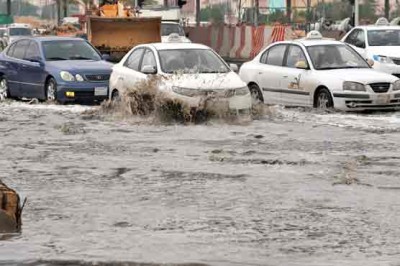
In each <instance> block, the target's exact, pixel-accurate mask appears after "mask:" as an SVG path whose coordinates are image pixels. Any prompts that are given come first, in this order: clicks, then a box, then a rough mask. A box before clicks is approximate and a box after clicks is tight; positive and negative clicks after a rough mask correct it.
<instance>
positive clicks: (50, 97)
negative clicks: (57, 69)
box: [45, 78, 57, 101]
mask: <svg viewBox="0 0 400 266" xmlns="http://www.w3.org/2000/svg"><path fill="white" fill-rule="evenodd" d="M45 98H46V100H47V101H56V100H57V83H56V81H55V79H54V78H50V79H49V80H48V81H47V83H46V89H45Z"/></svg>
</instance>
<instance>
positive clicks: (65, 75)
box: [60, 71, 75, 81]
mask: <svg viewBox="0 0 400 266" xmlns="http://www.w3.org/2000/svg"><path fill="white" fill-rule="evenodd" d="M60 76H61V78H62V79H63V80H65V81H75V78H74V76H73V75H72V74H71V73H69V72H68V71H61V72H60Z"/></svg>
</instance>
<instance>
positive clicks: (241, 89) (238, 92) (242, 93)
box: [235, 86, 250, 96]
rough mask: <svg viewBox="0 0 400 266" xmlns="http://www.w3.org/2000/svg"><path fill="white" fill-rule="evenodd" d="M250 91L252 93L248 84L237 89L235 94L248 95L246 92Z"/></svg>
mask: <svg viewBox="0 0 400 266" xmlns="http://www.w3.org/2000/svg"><path fill="white" fill-rule="evenodd" d="M249 93H250V90H249V88H248V87H247V86H246V87H242V88H238V89H235V95H238V96H240V95H246V94H249Z"/></svg>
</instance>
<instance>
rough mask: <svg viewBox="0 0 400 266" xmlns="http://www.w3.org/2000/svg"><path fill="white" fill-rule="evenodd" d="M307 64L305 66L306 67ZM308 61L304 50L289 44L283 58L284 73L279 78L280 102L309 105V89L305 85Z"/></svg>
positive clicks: (308, 73)
mask: <svg viewBox="0 0 400 266" xmlns="http://www.w3.org/2000/svg"><path fill="white" fill-rule="evenodd" d="M306 66H307V67H306ZM309 66H310V63H309V62H308V61H307V58H306V56H305V53H304V50H303V49H302V47H300V46H299V45H296V44H291V45H289V48H288V51H287V55H286V57H285V59H284V66H283V68H284V75H283V76H282V80H281V83H280V85H281V93H282V96H281V97H282V104H284V105H294V106H310V105H311V101H310V91H309V90H307V88H306V87H305V85H306V84H307V79H308V78H309V75H310V70H309Z"/></svg>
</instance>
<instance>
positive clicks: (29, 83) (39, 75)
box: [0, 37, 112, 103]
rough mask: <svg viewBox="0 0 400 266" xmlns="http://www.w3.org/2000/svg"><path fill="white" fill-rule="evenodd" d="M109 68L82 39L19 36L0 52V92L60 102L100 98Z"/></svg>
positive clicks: (105, 92) (9, 95) (103, 97)
mask: <svg viewBox="0 0 400 266" xmlns="http://www.w3.org/2000/svg"><path fill="white" fill-rule="evenodd" d="M111 68H112V64H111V63H109V62H106V61H104V60H103V59H102V56H101V55H100V54H99V52H98V51H97V50H96V49H95V48H93V46H92V45H90V44H89V43H88V42H87V41H85V40H83V39H79V38H64V37H38V38H22V39H18V40H17V41H15V42H13V43H12V44H11V45H9V46H8V47H7V48H6V49H5V50H4V51H3V52H2V53H1V54H0V93H1V95H2V96H3V97H5V98H7V97H8V98H37V99H40V100H50V101H59V102H61V103H65V102H72V101H81V100H82V101H102V100H105V99H107V95H108V82H109V79H110V74H111Z"/></svg>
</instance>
